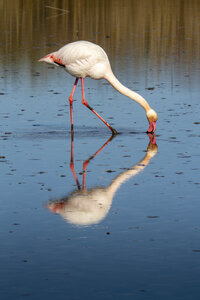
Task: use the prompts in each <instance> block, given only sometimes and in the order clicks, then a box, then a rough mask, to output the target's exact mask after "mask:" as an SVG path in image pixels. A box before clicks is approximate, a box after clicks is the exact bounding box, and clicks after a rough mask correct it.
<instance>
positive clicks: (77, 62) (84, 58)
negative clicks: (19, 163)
mask: <svg viewBox="0 0 200 300" xmlns="http://www.w3.org/2000/svg"><path fill="white" fill-rule="evenodd" d="M39 61H44V62H46V63H49V64H53V65H56V66H60V67H64V68H65V70H66V71H67V72H68V73H69V74H71V75H72V76H74V77H76V80H75V83H74V86H73V89H72V92H71V94H70V97H69V103H70V116H71V129H72V130H73V112H72V103H73V95H74V92H75V89H76V86H77V82H78V80H79V79H81V86H82V103H83V104H84V105H85V106H86V107H88V108H89V109H90V110H91V111H92V112H93V113H94V114H95V115H96V116H97V117H99V118H100V119H101V120H102V121H103V122H104V123H105V124H106V126H108V128H109V129H110V130H111V131H112V134H116V133H117V131H116V130H115V129H114V128H112V127H111V126H110V125H109V124H108V123H107V122H106V121H105V120H104V119H103V118H102V117H101V116H100V115H99V114H98V113H97V112H96V111H95V110H94V109H93V108H92V107H91V106H89V105H88V103H87V101H86V100H85V94H84V82H83V81H84V78H85V77H91V78H93V79H106V80H107V81H108V82H109V83H110V84H111V85H112V86H113V87H114V88H115V89H116V90H117V91H119V92H120V93H121V94H123V95H125V96H127V97H129V98H131V99H132V100H134V101H136V102H137V103H139V104H140V105H141V106H142V107H143V108H144V110H145V112H146V116H147V119H148V121H149V124H150V125H149V129H148V133H153V132H154V131H155V130H156V121H157V119H158V117H157V113H156V112H155V111H154V110H153V109H152V108H151V107H150V105H149V104H148V102H147V101H146V100H145V99H144V98H143V97H142V96H140V95H139V94H137V93H136V92H134V91H132V90H130V89H129V88H127V87H125V86H124V85H123V84H121V83H120V82H119V81H118V79H117V78H116V77H115V75H114V74H113V72H112V70H111V66H110V62H109V60H108V56H107V54H106V53H105V51H104V50H103V49H102V48H101V47H100V46H98V45H96V44H93V43H91V42H87V41H77V42H73V43H70V44H67V45H65V46H63V47H62V48H60V49H59V50H58V51H56V52H52V53H50V54H48V55H46V56H45V57H43V58H41V59H40V60H39Z"/></svg>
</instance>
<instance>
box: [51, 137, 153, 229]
mask: <svg viewBox="0 0 200 300" xmlns="http://www.w3.org/2000/svg"><path fill="white" fill-rule="evenodd" d="M112 138H113V137H110V138H109V139H108V140H107V142H106V143H105V144H104V145H103V146H102V147H101V148H100V149H99V150H98V151H97V152H96V153H95V154H94V155H92V156H91V157H90V158H89V159H88V160H86V161H85V162H84V163H83V186H82V189H81V185H80V183H79V181H78V178H77V175H76V173H75V170H74V157H73V135H72V138H71V163H70V167H71V170H72V173H73V175H74V178H75V181H76V184H77V190H76V191H74V192H72V193H71V194H69V195H68V196H67V197H64V198H61V199H58V200H54V201H50V202H49V204H48V208H49V209H50V210H51V211H52V212H54V213H56V214H60V215H61V216H62V217H63V218H64V219H65V220H66V221H68V222H69V223H72V224H75V225H78V226H84V225H92V224H97V223H99V222H100V221H101V220H103V219H104V218H105V216H106V215H107V213H108V211H109V209H110V207H111V204H112V200H113V197H114V195H115V193H116V191H117V190H118V189H119V187H120V186H121V184H123V183H124V182H125V181H127V180H128V179H129V178H131V177H132V176H135V175H136V174H138V173H139V172H141V171H142V170H143V169H144V168H145V167H146V166H147V165H148V164H149V162H150V160H151V159H152V158H153V157H154V156H155V155H156V153H157V145H156V140H155V136H154V135H151V134H149V144H148V147H147V151H146V155H145V156H144V158H143V159H141V160H140V161H139V162H138V163H137V164H135V165H133V166H131V167H130V168H129V169H127V170H126V171H124V172H122V173H121V174H119V175H118V176H117V177H115V178H114V179H113V180H112V182H111V183H110V184H109V185H108V186H107V187H94V188H91V189H86V186H85V175H86V167H87V164H88V163H89V161H90V160H91V159H93V158H94V157H95V156H96V155H97V154H99V153H100V152H101V151H102V150H103V148H105V147H106V145H108V143H110V141H111V140H112Z"/></svg>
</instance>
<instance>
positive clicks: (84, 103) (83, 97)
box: [81, 78, 117, 135]
mask: <svg viewBox="0 0 200 300" xmlns="http://www.w3.org/2000/svg"><path fill="white" fill-rule="evenodd" d="M81 87H82V103H83V105H85V106H86V107H88V108H89V109H90V110H91V111H92V112H93V113H94V114H95V115H96V116H97V117H98V118H99V119H100V120H101V121H102V122H104V124H106V126H107V127H108V128H109V129H110V130H111V131H112V134H113V135H115V134H117V131H116V130H115V129H114V128H112V127H111V126H110V125H109V124H108V123H107V122H106V121H105V120H104V119H103V118H102V117H101V116H100V115H99V114H98V113H97V112H96V111H95V110H94V109H93V108H92V107H91V106H89V104H88V103H87V101H86V100H85V93H84V83H83V78H81Z"/></svg>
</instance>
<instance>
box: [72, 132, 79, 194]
mask: <svg viewBox="0 0 200 300" xmlns="http://www.w3.org/2000/svg"><path fill="white" fill-rule="evenodd" d="M70 169H71V171H72V174H73V176H74V179H75V181H76V184H77V187H78V190H80V189H81V186H80V183H79V181H78V177H77V175H76V172H75V170H74V134H73V129H72V130H71V161H70Z"/></svg>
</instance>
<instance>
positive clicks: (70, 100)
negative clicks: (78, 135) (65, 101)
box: [69, 78, 78, 132]
mask: <svg viewBox="0 0 200 300" xmlns="http://www.w3.org/2000/svg"><path fill="white" fill-rule="evenodd" d="M77 83H78V78H76V80H75V82H74V86H73V89H72V92H71V94H70V96H69V104H70V118H71V131H72V132H73V129H74V123H73V109H72V104H73V95H74V92H75V89H76V86H77Z"/></svg>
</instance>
